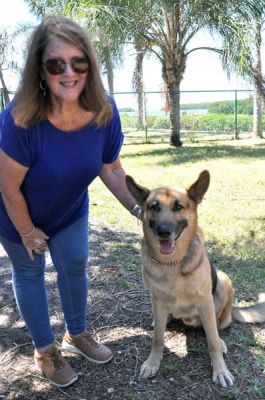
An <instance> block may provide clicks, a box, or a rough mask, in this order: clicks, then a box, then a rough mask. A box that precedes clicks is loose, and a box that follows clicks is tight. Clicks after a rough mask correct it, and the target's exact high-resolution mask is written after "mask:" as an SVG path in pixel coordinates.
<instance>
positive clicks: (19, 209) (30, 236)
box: [0, 150, 48, 259]
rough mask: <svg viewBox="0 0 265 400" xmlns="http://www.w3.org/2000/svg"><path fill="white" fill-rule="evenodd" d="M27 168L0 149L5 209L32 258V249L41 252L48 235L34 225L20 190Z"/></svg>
mask: <svg viewBox="0 0 265 400" xmlns="http://www.w3.org/2000/svg"><path fill="white" fill-rule="evenodd" d="M28 169H29V168H28V167H25V166H24V165H22V164H20V163H18V162H17V161H15V160H14V159H12V158H11V157H9V156H8V155H7V154H6V153H4V152H3V151H2V150H0V191H1V193H2V197H3V201H4V204H5V207H6V211H7V213H8V216H9V218H10V219H11V221H12V222H13V224H14V226H15V228H16V230H17V231H18V233H19V234H20V236H21V239H22V242H23V244H24V246H25V247H26V250H27V252H28V255H29V257H30V258H31V259H33V254H32V252H33V251H34V250H39V251H41V252H43V250H44V249H45V247H46V240H47V239H48V237H47V236H46V235H45V234H44V232H42V231H41V230H40V229H38V228H35V227H34V225H33V223H32V220H31V218H30V215H29V211H28V207H27V203H26V201H25V198H24V196H23V194H22V193H21V190H20V187H21V184H22V182H23V180H24V178H25V176H26V174H27V172H28Z"/></svg>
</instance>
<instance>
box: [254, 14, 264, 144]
mask: <svg viewBox="0 0 265 400" xmlns="http://www.w3.org/2000/svg"><path fill="white" fill-rule="evenodd" d="M261 26H262V25H261V22H260V21H256V31H255V39H256V40H255V64H256V65H255V69H256V71H257V73H258V75H259V76H262V72H261V42H262V39H261ZM253 136H255V137H260V138H262V99H261V95H260V91H259V88H258V85H257V84H255V85H254V95H253Z"/></svg>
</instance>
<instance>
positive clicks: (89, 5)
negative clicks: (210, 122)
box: [35, 0, 265, 147]
mask: <svg viewBox="0 0 265 400" xmlns="http://www.w3.org/2000/svg"><path fill="white" fill-rule="evenodd" d="M61 1H62V0H61ZM36 2H37V1H35V3H36ZM43 2H44V0H42V3H43ZM47 2H48V3H49V4H50V3H56V4H57V3H58V2H57V1H56V2H55V1H54V2H53V1H52V0H50V1H48V0H47ZM67 8H68V10H71V12H72V13H73V15H75V16H79V17H80V18H81V20H82V19H85V20H86V22H87V24H88V25H89V26H93V24H94V26H95V25H96V26H97V28H98V29H103V30H104V34H105V35H108V37H109V38H111V40H113V41H114V43H116V44H118V43H120V44H123V43H124V42H126V41H131V42H132V43H134V41H135V38H136V37H137V38H139V39H140V40H142V41H143V42H145V43H147V44H148V49H149V51H151V52H153V53H154V54H155V55H156V56H157V58H158V59H159V60H160V62H161V67H162V77H163V80H164V82H165V85H166V88H167V91H168V95H169V105H170V112H169V115H170V121H171V144H172V145H174V146H176V147H178V146H181V145H182V142H181V138H180V85H181V82H182V79H183V76H184V73H185V70H186V61H187V58H188V56H189V55H190V54H191V53H192V52H193V51H201V50H210V51H214V52H216V53H217V54H219V55H220V56H221V57H222V61H223V65H224V67H225V68H226V70H227V72H228V74H229V73H230V71H232V70H235V71H237V72H239V73H241V74H242V76H243V75H244V77H246V76H248V77H249V79H251V80H252V81H253V82H255V83H256V85H257V88H259V91H261V90H262V89H263V80H262V76H261V73H260V72H259V71H258V70H257V68H254V61H253V54H252V52H251V49H250V48H251V42H252V40H253V37H252V36H251V31H250V30H249V29H248V27H249V26H250V24H251V23H252V19H253V15H259V14H262V13H263V12H264V9H265V0H259V1H258V2H257V1H256V0H237V1H236V2H233V3H232V2H231V1H230V0H222V1H219V0H156V1H153V0H134V1H131V0H69V1H68V3H67V6H66V9H67ZM203 29H208V30H210V32H211V33H212V34H215V35H216V34H217V35H219V37H220V39H221V46H220V47H218V48H217V47H216V48H215V47H207V46H200V47H196V48H192V47H191V43H192V39H193V38H194V37H195V35H196V34H197V32H198V31H200V30H203ZM264 92H265V90H264Z"/></svg>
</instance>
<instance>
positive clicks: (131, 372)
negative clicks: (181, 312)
mask: <svg viewBox="0 0 265 400" xmlns="http://www.w3.org/2000/svg"><path fill="white" fill-rule="evenodd" d="M139 242H140V237H139V235H137V234H126V235H125V233H124V232H117V231H113V230H112V229H111V228H110V227H109V226H106V225H105V224H103V223H102V222H101V221H98V220H97V221H93V223H92V224H91V246H90V247H91V250H90V253H91V256H90V267H89V276H90V298H89V303H90V312H89V323H90V326H91V329H92V331H94V332H96V334H97V337H98V338H99V339H100V340H101V341H102V342H104V343H106V344H107V345H108V346H110V347H111V349H112V350H113V352H114V358H113V360H112V361H111V362H110V363H109V364H107V365H103V366H99V365H93V364H90V363H88V362H86V361H85V360H84V359H82V358H81V357H79V356H77V355H72V354H70V353H64V354H65V356H66V358H67V359H68V360H69V361H70V363H71V365H72V366H73V367H74V368H75V369H76V371H77V372H78V374H79V380H78V382H77V383H75V384H74V385H73V386H71V387H69V388H67V389H65V390H59V389H57V388H54V387H53V386H52V385H50V384H49V383H48V382H47V381H46V380H45V379H44V378H43V377H42V376H41V375H39V373H38V372H37V370H36V369H35V367H34V364H33V358H32V354H33V349H32V345H31V340H30V337H29V335H28V332H27V330H26V328H25V325H24V323H23V321H22V320H21V318H20V315H19V313H18V310H17V307H16V304H15V300H14V296H13V291H12V282H11V266H10V262H9V259H8V258H7V257H6V256H5V253H4V251H3V249H0V251H1V253H0V285H1V289H0V399H5V400H11V399H12V400H13V399H21V400H22V399H31V400H37V399H47V400H55V399H56V400H57V399H62V400H63V399H74V400H103V399H113V400H150V399H153V400H173V399H174V400H177V399H181V400H186V399H196V400H197V399H204V400H208V399H209V400H210V399H240V400H246V399H251V400H253V399H263V400H264V399H265V389H264V388H265V374H264V372H265V357H264V348H265V326H264V324H263V325H259V326H255V327H254V326H253V327H252V326H240V325H238V324H236V323H234V324H233V325H232V327H230V328H229V329H227V330H226V331H224V332H222V333H221V337H222V338H223V339H224V340H225V341H226V343H227V347H228V351H229V353H228V356H227V357H226V362H227V365H228V368H229V369H230V371H231V372H232V373H233V374H234V376H235V377H236V386H235V388H233V389H230V390H224V389H220V388H218V387H216V386H215V385H214V384H213V383H212V382H211V368H210V361H209V357H208V353H207V344H206V339H205V334H204V332H203V330H201V329H198V330H194V329H189V328H186V327H184V326H183V325H181V324H180V323H179V324H175V325H173V326H171V327H169V329H168V330H167V332H166V347H165V351H164V359H163V361H162V365H161V369H160V371H159V373H158V374H157V376H156V377H155V378H153V379H149V380H148V381H140V380H139V379H138V374H139V369H140V366H141V364H142V363H143V361H144V360H145V359H146V357H147V356H148V354H149V351H150V347H151V340H152V339H151V338H152V326H151V324H152V316H151V311H150V310H151V307H150V301H149V296H148V293H147V291H146V290H145V288H144V286H143V282H142V277H141V270H140V265H141V262H140V256H139ZM46 280H47V288H48V293H49V302H50V314H51V321H52V324H53V329H54V332H55V334H56V339H57V341H58V345H59V344H60V341H61V340H62V336H63V333H64V326H63V318H62V312H61V307H60V300H59V295H58V291H57V287H56V274H55V272H54V268H53V265H52V263H51V260H50V259H49V256H48V255H47V273H46Z"/></svg>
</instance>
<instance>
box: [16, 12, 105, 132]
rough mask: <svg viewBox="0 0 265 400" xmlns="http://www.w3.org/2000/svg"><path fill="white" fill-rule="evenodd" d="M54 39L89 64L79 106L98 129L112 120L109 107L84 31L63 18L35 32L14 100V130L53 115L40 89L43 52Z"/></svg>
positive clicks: (49, 19) (43, 24) (47, 21)
mask: <svg viewBox="0 0 265 400" xmlns="http://www.w3.org/2000/svg"><path fill="white" fill-rule="evenodd" d="M53 38H58V39H61V40H63V41H65V42H67V43H69V44H71V45H74V46H76V47H77V48H78V49H80V50H81V51H83V52H84V54H85V56H86V57H87V58H88V60H89V74H88V78H87V82H86V84H85V88H84V90H83V92H82V93H81V94H80V97H79V104H80V106H81V107H83V108H84V109H85V110H87V111H92V112H94V113H95V115H96V117H95V122H96V124H97V125H98V126H102V125H104V124H106V123H107V122H108V121H109V120H110V119H111V117H112V105H111V103H110V101H109V99H108V97H107V94H106V92H105V89H104V87H103V83H102V80H101V77H100V73H99V68H98V64H97V60H96V57H95V53H94V50H93V47H92V45H91V43H90V40H89V38H88V35H87V33H86V31H85V30H84V29H83V28H82V27H81V26H80V25H78V24H77V23H76V22H74V21H72V20H71V19H69V18H65V17H62V16H51V17H47V18H45V19H44V20H43V21H42V22H41V24H40V25H39V26H38V27H37V28H36V30H35V31H34V33H33V35H32V37H31V41H30V45H29V51H28V55H27V59H26V63H25V67H24V71H23V74H22V79H21V82H20V85H19V88H18V90H17V92H16V95H15V97H14V101H13V102H14V106H13V110H12V115H13V118H14V121H15V124H16V125H17V126H21V127H23V128H27V127H28V126H29V125H34V124H37V123H39V122H41V121H43V120H45V119H46V118H47V116H48V114H49V112H51V111H52V104H51V98H50V95H49V90H47V94H46V96H44V95H43V91H42V90H41V88H40V82H41V81H42V78H41V69H42V56H43V52H44V50H45V48H46V46H47V44H48V43H49V41H50V40H52V39H53Z"/></svg>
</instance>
